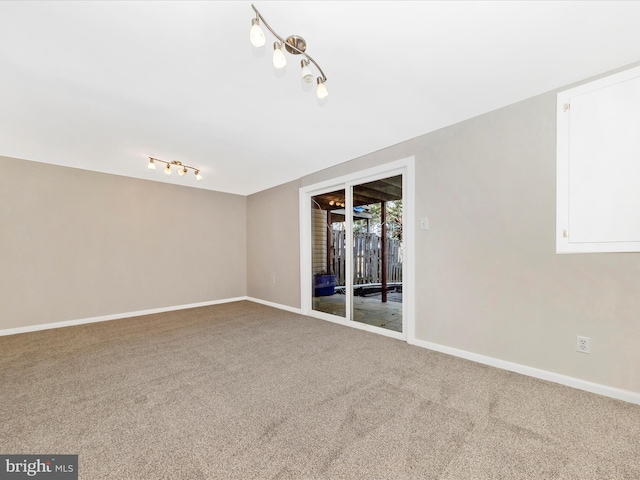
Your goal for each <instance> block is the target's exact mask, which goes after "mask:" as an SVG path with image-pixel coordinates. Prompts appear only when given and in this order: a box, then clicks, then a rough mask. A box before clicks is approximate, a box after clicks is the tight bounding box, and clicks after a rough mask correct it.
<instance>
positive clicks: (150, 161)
mask: <svg viewBox="0 0 640 480" xmlns="http://www.w3.org/2000/svg"><path fill="white" fill-rule="evenodd" d="M148 167H149V169H150V170H155V169H156V164H155V163H153V158H149V165H148Z"/></svg>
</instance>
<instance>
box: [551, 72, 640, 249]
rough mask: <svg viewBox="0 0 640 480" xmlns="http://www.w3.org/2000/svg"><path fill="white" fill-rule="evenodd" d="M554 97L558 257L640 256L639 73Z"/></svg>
mask: <svg viewBox="0 0 640 480" xmlns="http://www.w3.org/2000/svg"><path fill="white" fill-rule="evenodd" d="M557 98H558V103H557V108H558V111H557V116H558V127H557V128H558V130H557V133H558V137H557V197H556V202H557V212H556V221H557V223H556V252H557V253H586V252H638V251H640V67H637V68H633V69H630V70H626V71H623V72H621V73H618V74H615V75H611V76H608V77H605V78H602V79H599V80H596V81H594V82H590V83H587V84H584V85H581V86H579V87H576V88H572V89H570V90H566V91H564V92H560V93H559V94H558V97H557Z"/></svg>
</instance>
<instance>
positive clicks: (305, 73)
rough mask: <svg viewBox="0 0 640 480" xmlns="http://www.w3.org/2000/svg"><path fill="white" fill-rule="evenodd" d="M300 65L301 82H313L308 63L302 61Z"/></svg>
mask: <svg viewBox="0 0 640 480" xmlns="http://www.w3.org/2000/svg"><path fill="white" fill-rule="evenodd" d="M300 65H302V81H303V82H304V83H311V82H313V73H311V69H310V68H309V62H307V61H306V60H302V61H300Z"/></svg>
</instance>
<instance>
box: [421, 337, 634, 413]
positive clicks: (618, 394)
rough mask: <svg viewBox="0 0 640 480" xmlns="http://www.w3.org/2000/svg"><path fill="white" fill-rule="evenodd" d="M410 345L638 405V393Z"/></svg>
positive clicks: (462, 352) (457, 352) (463, 352)
mask: <svg viewBox="0 0 640 480" xmlns="http://www.w3.org/2000/svg"><path fill="white" fill-rule="evenodd" d="M409 343H411V344H412V345H416V346H418V347H423V348H427V349H429V350H435V351H436V352H441V353H446V354H448V355H453V356H454V357H460V358H464V359H466V360H471V361H472V362H477V363H482V364H484V365H489V366H492V367H496V368H500V369H502V370H508V371H510V372H516V373H520V374H522V375H527V376H529V377H534V378H539V379H541V380H547V381H549V382H554V383H559V384H561V385H565V386H567V387H572V388H577V389H579V390H585V391H587V392H591V393H597V394H598V395H604V396H606V397H611V398H615V399H618V400H623V401H625V402H629V403H635V404H638V405H640V393H637V392H632V391H629V390H623V389H621V388H614V387H608V386H606V385H601V384H599V383H593V382H589V381H587V380H580V379H579V378H574V377H569V376H567V375H562V374H559V373H553V372H549V371H547V370H541V369H539V368H533V367H528V366H526V365H521V364H519V363H513V362H507V361H505V360H500V359H498V358H493V357H487V356H485V355H480V354H477V353H472V352H467V351H466V350H459V349H457V348H452V347H447V346H444V345H439V344H437V343H431V342H426V341H424V340H417V339H414V340H413V341H411V342H409Z"/></svg>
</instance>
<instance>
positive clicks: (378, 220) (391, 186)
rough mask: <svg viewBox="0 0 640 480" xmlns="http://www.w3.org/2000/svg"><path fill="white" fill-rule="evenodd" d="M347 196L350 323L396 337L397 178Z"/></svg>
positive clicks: (365, 186)
mask: <svg viewBox="0 0 640 480" xmlns="http://www.w3.org/2000/svg"><path fill="white" fill-rule="evenodd" d="M351 191H352V196H351V198H352V202H353V209H352V212H351V217H352V232H353V233H352V235H353V242H352V245H353V256H352V265H353V268H352V272H353V286H352V293H353V296H352V299H353V300H352V302H351V305H352V315H351V319H353V320H354V321H356V322H360V323H365V324H367V325H373V326H376V327H380V328H385V329H388V330H393V331H396V332H402V258H403V255H402V175H396V176H394V177H389V178H383V179H380V180H375V181H372V182H367V183H362V184H358V185H354V186H353V187H352V190H351Z"/></svg>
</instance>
